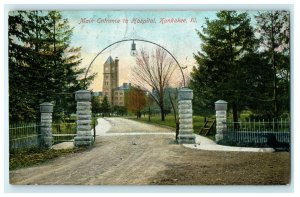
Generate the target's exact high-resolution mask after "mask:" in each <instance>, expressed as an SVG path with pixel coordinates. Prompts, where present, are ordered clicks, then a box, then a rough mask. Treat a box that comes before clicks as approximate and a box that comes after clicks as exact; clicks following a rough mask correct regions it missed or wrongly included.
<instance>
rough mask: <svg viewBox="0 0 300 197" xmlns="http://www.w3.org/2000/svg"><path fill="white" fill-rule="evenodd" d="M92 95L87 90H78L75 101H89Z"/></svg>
mask: <svg viewBox="0 0 300 197" xmlns="http://www.w3.org/2000/svg"><path fill="white" fill-rule="evenodd" d="M91 99H92V93H91V91H89V90H78V91H76V93H75V100H76V101H91Z"/></svg>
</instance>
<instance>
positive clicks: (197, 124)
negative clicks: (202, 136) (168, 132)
mask: <svg viewBox="0 0 300 197" xmlns="http://www.w3.org/2000/svg"><path fill="white" fill-rule="evenodd" d="M127 118H129V119H132V120H136V121H140V122H145V123H148V124H157V125H162V126H168V127H172V128H176V125H175V121H174V116H173V115H167V116H166V117H165V121H161V120H160V118H161V117H160V115H157V116H151V118H150V121H149V119H148V116H147V115H146V116H142V117H141V118H140V119H137V118H136V117H135V116H129V117H127ZM193 125H194V133H196V134H198V133H199V131H200V129H201V128H202V127H203V125H204V117H203V116H193Z"/></svg>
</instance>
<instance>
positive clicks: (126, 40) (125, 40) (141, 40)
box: [84, 39, 185, 87]
mask: <svg viewBox="0 0 300 197" xmlns="http://www.w3.org/2000/svg"><path fill="white" fill-rule="evenodd" d="M128 41H132V42H133V46H134V47H135V43H134V41H140V42H147V43H151V44H154V45H156V46H158V47H160V48H162V49H164V50H165V51H166V52H167V53H168V54H169V55H171V57H172V58H173V59H174V60H175V62H176V64H177V65H178V67H179V69H180V72H181V75H182V79H183V87H185V77H184V74H183V71H182V67H181V66H180V64H179V62H178V61H177V59H176V58H175V57H174V55H173V54H172V53H171V52H170V51H169V50H168V49H166V48H165V47H163V46H161V45H159V44H157V43H155V42H152V41H149V40H143V39H124V40H119V41H117V42H114V43H112V44H110V45H108V46H107V47H105V48H104V49H102V50H101V51H100V52H99V53H98V54H97V55H96V56H95V57H94V59H93V60H92V61H91V63H90V65H89V67H88V69H87V71H86V73H85V76H84V86H86V77H87V74H88V72H89V70H90V67H91V66H92V64H93V63H94V61H95V60H96V59H97V57H98V56H99V55H100V54H101V53H103V52H104V51H105V50H106V49H108V48H109V47H111V46H113V45H115V44H118V43H120V42H128Z"/></svg>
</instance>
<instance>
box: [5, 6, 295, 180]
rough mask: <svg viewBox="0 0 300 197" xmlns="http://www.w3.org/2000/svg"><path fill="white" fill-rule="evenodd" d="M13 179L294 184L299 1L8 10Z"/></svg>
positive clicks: (10, 159)
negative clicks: (294, 14) (266, 6)
mask: <svg viewBox="0 0 300 197" xmlns="http://www.w3.org/2000/svg"><path fill="white" fill-rule="evenodd" d="M8 20H9V21H8V55H9V57H8V63H9V65H8V68H9V182H10V184H11V185H289V184H290V181H291V157H290V147H291V139H290V137H291V126H290V122H291V114H290V99H291V98H290V67H291V65H290V64H291V63H290V62H291V61H290V54H291V51H290V11H289V10H284V9H282V10H276V9H274V10H251V11H247V10H212V11H208V10H206V11H201V10H184V11H183V10H178V11H176V10H172V11H171V10H170V11H167V10H164V11H162V10H160V11H154V10H143V11H139V10H130V11H128V10H120V11H113V10H98V11H97V10H90V11H80V10H76V11H72V10H68V11H61V10H60V11H56V10H49V11H47V10H43V11H41V10H11V11H10V12H9V16H8Z"/></svg>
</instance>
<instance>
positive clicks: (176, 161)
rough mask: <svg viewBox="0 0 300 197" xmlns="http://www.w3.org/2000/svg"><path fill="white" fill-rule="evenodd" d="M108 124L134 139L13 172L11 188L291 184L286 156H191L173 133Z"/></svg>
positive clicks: (106, 139) (101, 141) (110, 139)
mask: <svg viewBox="0 0 300 197" xmlns="http://www.w3.org/2000/svg"><path fill="white" fill-rule="evenodd" d="M107 121H108V122H109V123H110V125H111V127H110V128H109V130H108V131H107V134H110V133H114V134H116V132H121V133H135V134H134V135H123V134H122V135H101V136H98V137H97V138H96V142H95V144H94V147H93V148H92V149H90V150H87V151H84V152H80V153H73V154H69V155H67V156H65V157H60V158H57V159H54V160H51V161H49V162H46V163H43V164H41V165H38V166H33V167H29V168H24V169H19V170H15V171H11V172H10V183H11V184H51V185H53V184H72V185H74V184H75V185H77V184H84V185H123V184H127V185H137V184H138V185H145V184H196V185H197V184H287V183H288V182H289V179H290V175H289V173H290V172H289V166H290V160H289V153H286V152H283V153H245V152H243V153H239V152H235V153H232V152H215V151H202V150H191V149H188V148H185V147H183V146H181V145H178V144H175V143H174V131H172V130H170V129H168V128H161V127H158V126H154V125H148V124H144V123H139V122H135V121H132V120H127V119H122V118H109V119H107ZM99 126H101V125H99ZM141 132H142V133H141ZM145 133H155V134H149V135H145ZM232 175H234V176H232Z"/></svg>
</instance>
